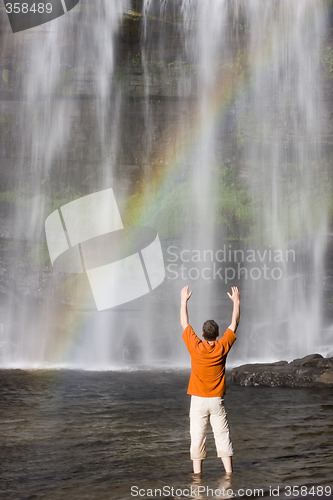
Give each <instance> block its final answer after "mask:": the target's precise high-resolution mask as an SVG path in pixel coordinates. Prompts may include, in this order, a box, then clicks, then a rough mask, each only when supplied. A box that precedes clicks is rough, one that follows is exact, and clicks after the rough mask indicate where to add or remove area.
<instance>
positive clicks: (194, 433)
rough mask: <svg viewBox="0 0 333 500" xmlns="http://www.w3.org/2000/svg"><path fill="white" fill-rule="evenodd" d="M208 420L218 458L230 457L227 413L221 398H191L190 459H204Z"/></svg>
mask: <svg viewBox="0 0 333 500" xmlns="http://www.w3.org/2000/svg"><path fill="white" fill-rule="evenodd" d="M208 419H210V425H211V426H212V429H213V433H214V439H215V445H216V451H217V456H218V457H231V456H232V455H233V449H232V444H231V441H230V436H229V426H228V420H227V413H226V411H225V408H224V401H223V398H220V397H218V398H201V397H198V396H192V397H191V407H190V434H191V459H192V460H195V459H203V458H206V456H207V454H206V433H207V423H208Z"/></svg>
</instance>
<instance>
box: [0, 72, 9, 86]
mask: <svg viewBox="0 0 333 500" xmlns="http://www.w3.org/2000/svg"><path fill="white" fill-rule="evenodd" d="M2 80H3V81H4V82H5V84H6V85H8V82H9V70H8V69H3V70H2Z"/></svg>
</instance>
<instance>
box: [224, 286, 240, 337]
mask: <svg viewBox="0 0 333 500" xmlns="http://www.w3.org/2000/svg"><path fill="white" fill-rule="evenodd" d="M231 292H232V293H231V294H230V293H229V292H227V294H228V297H229V299H230V300H232V301H233V303H234V306H233V310H232V317H231V323H230V325H229V327H228V328H229V329H230V330H232V331H233V332H235V331H236V330H237V326H238V323H239V315H240V307H239V303H240V296H239V290H238V288H237V286H232V287H231Z"/></svg>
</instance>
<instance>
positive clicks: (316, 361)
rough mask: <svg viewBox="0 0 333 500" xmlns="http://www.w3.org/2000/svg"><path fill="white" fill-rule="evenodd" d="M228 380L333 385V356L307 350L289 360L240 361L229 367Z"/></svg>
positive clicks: (247, 383) (273, 384) (254, 383)
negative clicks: (305, 352) (251, 362)
mask: <svg viewBox="0 0 333 500" xmlns="http://www.w3.org/2000/svg"><path fill="white" fill-rule="evenodd" d="M230 380H231V382H232V383H233V384H237V385H243V386H266V387H332V388H333V357H331V358H324V357H323V356H322V355H321V354H310V355H308V356H305V357H304V358H300V359H294V360H293V361H291V362H290V363H288V361H278V362H276V363H257V364H248V365H242V366H238V367H237V368H233V369H232V370H231V374H230Z"/></svg>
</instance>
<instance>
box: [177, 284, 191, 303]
mask: <svg viewBox="0 0 333 500" xmlns="http://www.w3.org/2000/svg"><path fill="white" fill-rule="evenodd" d="M188 288H189V287H188V286H184V288H182V289H181V292H180V300H181V302H182V303H183V304H186V302H187V301H188V299H189V298H190V297H191V295H192V292H189V291H188Z"/></svg>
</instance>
